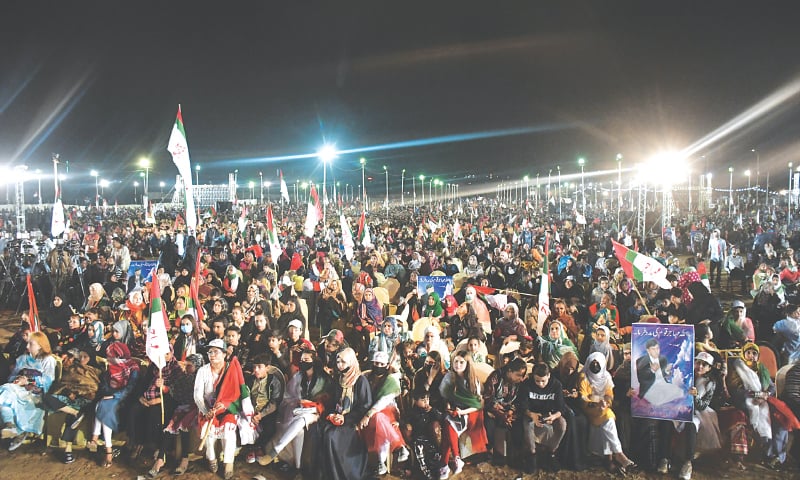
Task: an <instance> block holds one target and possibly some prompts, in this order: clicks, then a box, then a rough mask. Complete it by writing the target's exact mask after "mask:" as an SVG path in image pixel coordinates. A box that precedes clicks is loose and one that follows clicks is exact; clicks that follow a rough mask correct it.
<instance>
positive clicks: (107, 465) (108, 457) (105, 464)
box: [102, 450, 114, 468]
mask: <svg viewBox="0 0 800 480" xmlns="http://www.w3.org/2000/svg"><path fill="white" fill-rule="evenodd" d="M113 460H114V451H113V450H106V458H105V461H104V462H103V465H102V467H103V468H110V467H111V462H112V461H113Z"/></svg>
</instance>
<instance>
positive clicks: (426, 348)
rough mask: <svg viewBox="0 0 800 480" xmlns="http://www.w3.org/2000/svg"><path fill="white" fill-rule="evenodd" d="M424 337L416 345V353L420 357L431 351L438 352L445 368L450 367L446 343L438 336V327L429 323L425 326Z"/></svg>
mask: <svg viewBox="0 0 800 480" xmlns="http://www.w3.org/2000/svg"><path fill="white" fill-rule="evenodd" d="M424 336H425V337H424V339H423V340H422V343H420V344H419V346H418V347H417V354H418V355H419V357H420V358H425V357H426V356H427V355H428V354H430V353H431V352H433V351H437V352H439V355H441V356H442V360H444V364H445V367H446V368H450V352H449V350H448V349H447V344H446V343H444V340H442V339H441V337H440V336H439V328H438V327H436V326H434V325H431V326H429V327H426V328H425V332H424Z"/></svg>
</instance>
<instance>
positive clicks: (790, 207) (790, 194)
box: [786, 162, 792, 230]
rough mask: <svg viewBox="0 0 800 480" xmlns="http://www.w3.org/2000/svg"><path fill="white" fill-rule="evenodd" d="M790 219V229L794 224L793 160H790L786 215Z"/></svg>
mask: <svg viewBox="0 0 800 480" xmlns="http://www.w3.org/2000/svg"><path fill="white" fill-rule="evenodd" d="M786 217H787V218H788V219H789V229H790V230H791V225H792V162H789V212H788V214H787V216H786Z"/></svg>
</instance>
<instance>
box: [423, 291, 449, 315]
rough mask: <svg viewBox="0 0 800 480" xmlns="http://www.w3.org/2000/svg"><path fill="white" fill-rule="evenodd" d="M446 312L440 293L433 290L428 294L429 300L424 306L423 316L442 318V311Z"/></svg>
mask: <svg viewBox="0 0 800 480" xmlns="http://www.w3.org/2000/svg"><path fill="white" fill-rule="evenodd" d="M443 312H444V308H443V307H442V302H441V300H440V299H439V294H438V293H436V292H431V293H430V294H429V295H428V298H427V302H426V303H425V306H424V307H423V308H422V316H423V317H432V318H441V317H442V313H443Z"/></svg>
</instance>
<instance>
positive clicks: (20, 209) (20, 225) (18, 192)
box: [14, 178, 28, 238]
mask: <svg viewBox="0 0 800 480" xmlns="http://www.w3.org/2000/svg"><path fill="white" fill-rule="evenodd" d="M14 211H15V213H16V216H17V238H22V234H23V233H25V232H27V231H28V229H27V228H26V226H25V184H24V182H23V180H22V178H19V179H18V180H17V182H16V189H15V193H14Z"/></svg>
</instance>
